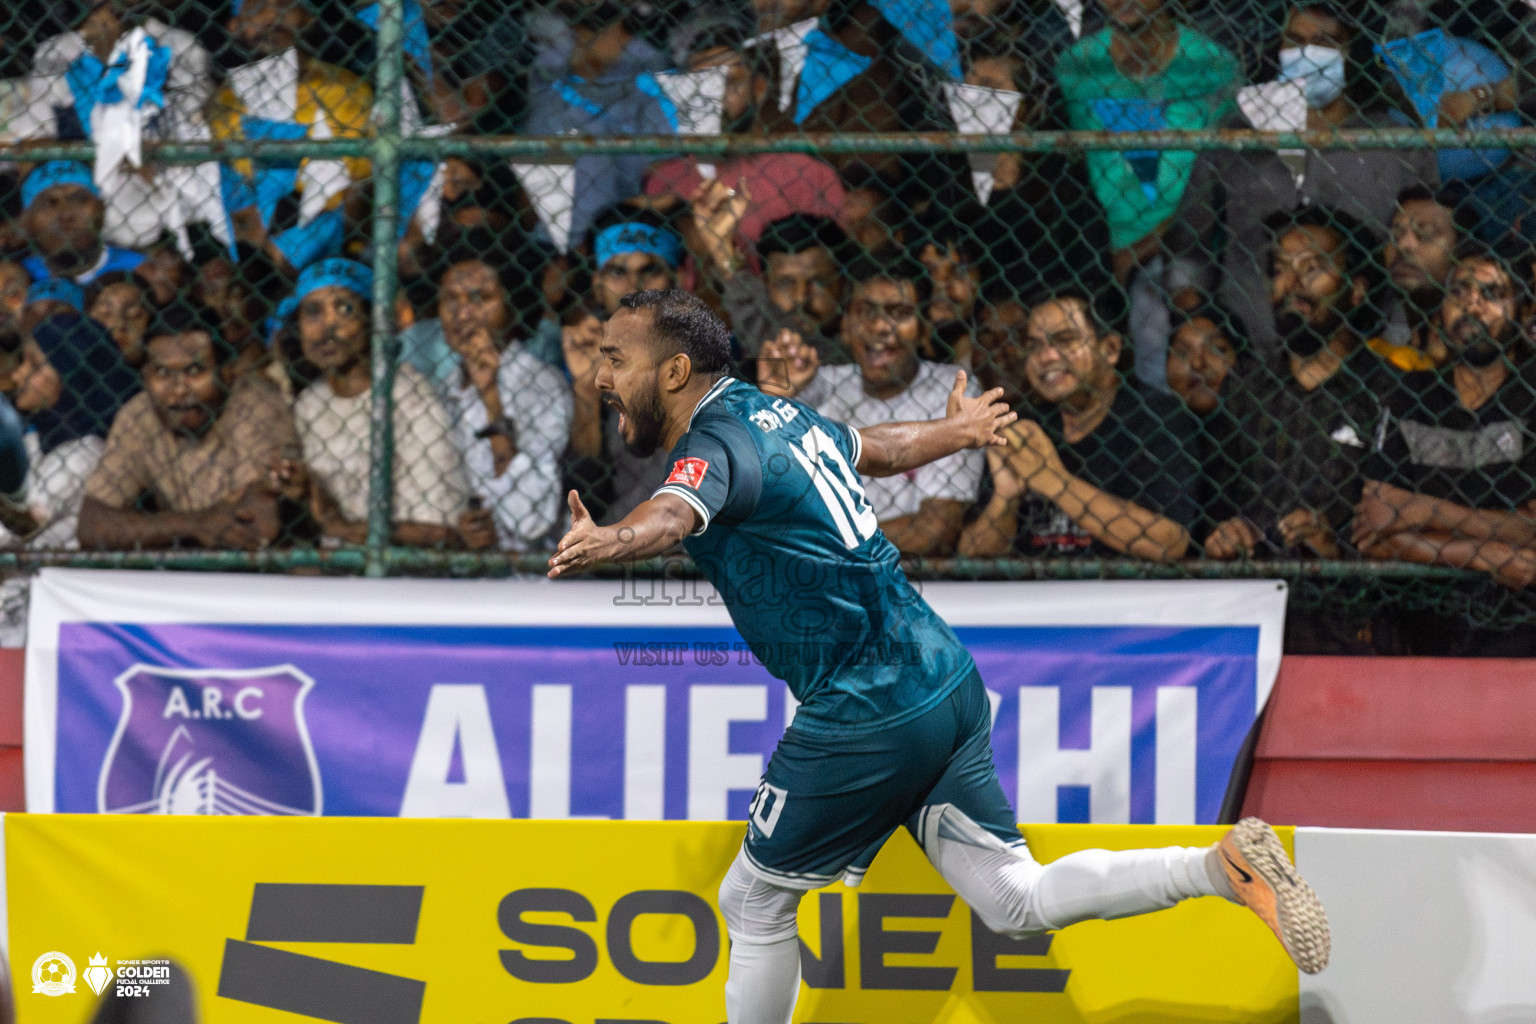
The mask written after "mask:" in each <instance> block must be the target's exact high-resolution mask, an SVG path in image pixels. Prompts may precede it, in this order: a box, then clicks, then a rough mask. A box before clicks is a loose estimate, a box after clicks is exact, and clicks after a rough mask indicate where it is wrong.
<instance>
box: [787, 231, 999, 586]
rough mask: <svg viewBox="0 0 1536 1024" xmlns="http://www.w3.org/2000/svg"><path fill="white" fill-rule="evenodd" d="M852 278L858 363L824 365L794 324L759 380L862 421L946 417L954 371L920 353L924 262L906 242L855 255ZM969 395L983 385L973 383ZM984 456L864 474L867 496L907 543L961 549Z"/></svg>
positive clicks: (848, 325)
mask: <svg viewBox="0 0 1536 1024" xmlns="http://www.w3.org/2000/svg"><path fill="white" fill-rule="evenodd" d="M848 278H849V280H850V281H851V282H852V292H851V293H850V295H849V298H848V310H847V312H846V313H845V314H844V316H843V339H844V341H845V343H846V344H847V345H848V348H849V349H850V350H851V351H852V352H853V358H854V365H852V366H821V365H820V364H819V361H818V360H817V358H816V355H815V350H814V349H813V348H811V347H810V346H809V345H807V344H806V343H805V342H804V341H802V340H801V339H800V337H799V336H798V335H796V334H793V333H792V332H791V333H790V334H789V335H788V336H787V337H786V338H783V339H781V340H779V341H777V342H773V343H770V344H769V345H767V346H764V349H763V356H762V358H760V359H759V360H758V383H759V387H761V388H762V389H763V391H764V392H765V393H767V394H770V395H775V394H777V395H782V396H784V397H786V398H794V399H796V400H797V401H800V402H804V403H805V404H806V405H809V406H810V407H812V408H813V409H815V410H816V411H817V412H819V413H821V414H822V415H823V416H826V417H828V418H829V419H832V420H835V421H837V422H839V423H847V424H849V425H850V426H853V427H870V426H874V425H876V424H878V423H889V422H893V421H907V420H931V419H942V418H943V416H944V415H945V409H946V405H947V403H948V401H949V396H950V392H951V391H953V390H954V387H955V370H954V368H953V367H949V366H943V365H941V364H939V363H935V362H929V361H927V360H925V359H921V358H919V356H918V353H919V351H920V350H921V348H922V347H923V343H924V342H925V341H926V340H927V339H928V333H929V324H928V322H927V320H926V318H925V317H924V315H923V306H924V303H925V301H926V300H927V298H928V294H927V292H928V290H929V285H928V279H927V273H926V272H925V271H924V269H923V265H922V264H921V263H918V262H917V261H916V260H914V259H912V258H911V257H910V256H908V255H907V254H906V253H904V252H902V251H901V250H900V249H885V250H882V251H880V252H876V253H871V254H869V255H865V256H860V257H859V258H857V259H855V260H854V261H853V262H852V263H851V264H850V265H849V267H848ZM966 393H967V394H970V395H978V394H980V393H981V391H980V389H979V388H978V387H977V386H976V384H975V382H974V381H971V382H969V384H968V387H967V391H966ZM982 459H983V456H982V453H981V452H979V451H966V452H958V453H956V454H954V455H950V456H948V457H946V458H942V459H939V460H938V461H937V462H932V463H929V464H928V465H926V466H923V467H921V468H919V469H917V470H915V471H913V472H912V473H907V474H898V475H896V476H890V477H880V478H872V477H871V478H866V479H865V480H864V496H865V497H866V498H867V499H868V500H869V504H870V507H871V508H872V509H873V510H874V513H875V517H876V518H877V519H878V520H879V521H880V528H881V529H882V530H883V531H885V535H886V537H887V538H888V539H889V540H890V542H891V543H892V544H894V545H896V549H897V550H898V551H900V552H901V553H902V554H904V555H921V556H941V555H949V554H953V553H954V550H955V542H956V541H957V540H958V539H959V537H960V529H961V526H962V524H963V521H964V518H965V510H966V508H967V507H969V506H970V504H971V503H972V502H974V501H975V500H976V492H977V488H978V487H979V486H980V484H981V468H982Z"/></svg>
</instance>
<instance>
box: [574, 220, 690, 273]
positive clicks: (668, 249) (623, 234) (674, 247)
mask: <svg viewBox="0 0 1536 1024" xmlns="http://www.w3.org/2000/svg"><path fill="white" fill-rule="evenodd" d="M595 245H596V249H597V265H598V267H600V268H601V267H603V266H605V265H606V264H607V263H608V261H609V260H611V259H613V258H614V257H615V256H622V255H624V254H625V253H627V252H648V253H650V254H651V255H653V256H660V257H661V258H662V259H664V260H666V261H667V266H669V267H671V268H672V269H673V270H676V269H677V268H678V266H679V265H681V264H682V262H683V240H682V239H681V238H679V237H678V236H677V235H676V234H675V233H673V232H671V231H668V230H667V229H666V228H658V227H652V226H651V225H649V224H615V225H613V226H612V227H607V228H604V229H603V230H601V231H599V232H598V233H597V241H596V243H595Z"/></svg>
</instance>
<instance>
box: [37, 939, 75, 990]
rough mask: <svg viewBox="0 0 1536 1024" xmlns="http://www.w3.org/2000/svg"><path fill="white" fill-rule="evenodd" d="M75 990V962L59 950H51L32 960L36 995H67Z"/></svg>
mask: <svg viewBox="0 0 1536 1024" xmlns="http://www.w3.org/2000/svg"><path fill="white" fill-rule="evenodd" d="M74 991H75V962H74V961H73V960H71V959H70V958H69V957H67V956H65V955H64V954H63V953H60V952H59V951H58V950H50V951H49V952H47V953H44V954H43V955H42V956H40V957H38V958H37V959H36V960H34V961H32V992H33V993H34V994H35V995H44V996H65V995H70V994H72V993H73V992H74Z"/></svg>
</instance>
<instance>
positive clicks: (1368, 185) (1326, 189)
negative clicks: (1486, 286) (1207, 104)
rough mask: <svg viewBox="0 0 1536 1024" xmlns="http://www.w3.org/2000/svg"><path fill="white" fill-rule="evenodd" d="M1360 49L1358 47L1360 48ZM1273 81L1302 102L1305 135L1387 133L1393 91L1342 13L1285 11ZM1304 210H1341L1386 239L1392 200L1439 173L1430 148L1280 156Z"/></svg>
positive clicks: (1326, 8)
mask: <svg viewBox="0 0 1536 1024" xmlns="http://www.w3.org/2000/svg"><path fill="white" fill-rule="evenodd" d="M1362 47H1363V49H1362ZM1280 78H1281V79H1282V80H1283V81H1289V82H1294V83H1296V85H1297V86H1299V87H1300V89H1301V91H1302V93H1303V95H1304V96H1305V98H1306V108H1307V109H1306V122H1305V124H1304V125H1303V126H1302V127H1305V128H1306V129H1308V130H1324V129H1329V128H1339V129H1348V128H1387V127H1390V126H1392V125H1394V124H1396V123H1397V121H1396V120H1395V119H1394V118H1393V116H1392V114H1391V111H1392V110H1393V109H1394V105H1393V104H1394V100H1399V101H1400V100H1401V96H1402V94H1401V90H1399V89H1398V88H1397V86H1396V83H1395V82H1394V81H1393V79H1392V76H1391V75H1390V73H1389V72H1388V71H1387V70H1386V69H1385V68H1384V67H1383V66H1382V65H1381V64H1380V63H1379V62H1377V61H1375V60H1373V59H1371V57H1370V54H1369V45H1368V44H1367V43H1364V42H1363V41H1362V39H1361V32H1360V29H1359V27H1358V26H1357V25H1356V24H1355V22H1354V21H1353V19H1351V18H1350V17H1349V16H1348V14H1347V13H1346V12H1345V11H1344V9H1343V8H1341V7H1338V6H1336V5H1334V4H1331V3H1304V4H1297V5H1295V6H1293V7H1291V9H1290V11H1289V13H1288V15H1287V17H1286V22H1285V29H1284V32H1283V33H1282V35H1281V50H1280ZM1284 156H1285V159H1286V160H1287V161H1288V162H1289V165H1290V167H1291V169H1292V172H1293V174H1294V176H1295V180H1296V183H1297V198H1298V199H1299V200H1300V201H1301V202H1302V203H1303V204H1306V205H1309V206H1324V207H1328V208H1329V209H1334V210H1341V211H1343V212H1344V213H1347V214H1349V215H1350V216H1352V217H1355V218H1356V219H1358V220H1359V221H1361V222H1362V223H1363V224H1365V226H1366V227H1368V228H1370V230H1371V231H1372V232H1374V233H1375V234H1376V235H1377V237H1382V238H1384V237H1386V235H1387V233H1388V231H1389V229H1390V225H1391V222H1392V216H1393V214H1394V213H1395V212H1396V208H1397V196H1398V195H1399V194H1400V193H1402V192H1403V191H1404V190H1405V189H1408V188H1414V187H1417V188H1427V189H1430V190H1431V191H1433V190H1434V189H1436V188H1437V187H1438V186H1439V184H1440V172H1439V169H1438V167H1437V166H1436V163H1435V152H1434V150H1432V149H1422V148H1415V149H1355V148H1344V147H1340V148H1334V149H1307V150H1306V151H1305V152H1304V153H1297V154H1284Z"/></svg>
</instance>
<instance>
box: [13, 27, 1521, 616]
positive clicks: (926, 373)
mask: <svg viewBox="0 0 1536 1024" xmlns="http://www.w3.org/2000/svg"><path fill="white" fill-rule="evenodd" d="M404 7H405V50H406V62H405V67H406V76H405V80H404V82H403V83H402V85H401V97H400V98H401V102H402V106H403V114H402V127H403V129H404V131H405V132H406V133H407V134H411V135H436V136H448V135H460V136H464V135H486V134H492V135H505V134H514V133H523V134H530V135H563V134H577V135H599V136H602V135H608V136H613V135H660V136H665V135H668V134H672V133H677V132H702V133H706V134H708V133H715V132H725V133H734V134H745V135H771V134H778V133H786V132H797V131H805V132H832V133H839V134H845V135H847V134H857V133H868V132H916V131H941V132H952V131H956V130H960V131H966V132H975V131H982V130H989V131H1004V130H1009V129H1014V130H1022V129H1029V128H1040V129H1053V128H1065V129H1086V130H1093V131H1103V132H1123V131H1129V130H1161V129H1172V130H1185V129H1211V128H1255V127H1256V128H1261V129H1266V130H1305V129H1328V128H1339V129H1353V128H1388V127H1413V126H1420V127H1425V126H1427V127H1446V126H1467V127H1473V128H1477V127H1507V126H1512V125H1519V124H1525V123H1528V122H1529V119H1530V118H1531V117H1533V116H1536V45H1533V43H1532V40H1533V39H1536V6H1533V5H1531V4H1529V3H1527V2H1524V0H1510V2H1507V3H1506V2H1501V0H1472V2H1459V3H1451V2H1449V0H1393V2H1391V3H1386V4H1370V5H1363V6H1362V5H1352V4H1351V5H1345V4H1341V3H1336V2H1331V0H1325V2H1311V0H1296V2H1291V3H1288V4H1287V3H1276V2H1271V0H1262V2H1261V0H1186V2H1182V3H1181V2H1179V0H1086V2H1084V0H713V2H711V3H708V4H702V3H682V2H680V0H672V2H667V0H654V2H634V3H621V2H617V0H551V2H546V3H530V2H525V0H405V4H404ZM377 19H378V11H377V7H376V5H369V4H367V3H365V2H363V0H357V2H356V3H353V2H351V0H97V2H85V0H79V2H69V0H64V2H48V3H43V2H41V0H20V2H19V3H17V4H13V5H10V10H9V11H8V13H0V74H3V75H4V76H6V77H4V78H3V79H0V143H3V144H6V145H10V146H13V147H15V148H16V149H18V151H19V152H18V153H17V155H18V156H19V157H21V158H22V159H19V160H15V161H12V162H9V163H6V164H3V165H0V390H3V392H4V394H5V395H6V396H7V397H8V398H9V400H10V403H11V405H12V406H13V407H14V409H15V411H16V412H17V413H18V414H19V415H20V416H21V417H22V419H23V420H24V421H25V423H26V424H27V434H26V445H27V450H28V454H29V455H30V459H31V466H32V468H31V472H30V475H29V480H28V484H27V488H26V497H25V499H24V500H23V501H22V504H21V512H22V513H23V514H21V515H19V516H18V515H15V514H10V515H7V516H6V518H5V527H6V530H7V532H6V533H5V535H4V537H5V540H6V541H7V543H9V544H11V545H26V546H29V547H33V548H61V547H74V546H80V547H84V548H90V549H95V548H110V549H120V548H169V547H196V546H201V547H206V548H247V549H252V548H260V547H267V546H281V545H301V544H308V545H314V544H318V545H322V546H327V545H337V544H355V543H360V542H361V541H362V540H363V539H364V538H365V537H366V535H367V518H368V514H367V513H368V509H369V507H370V491H371V487H372V485H373V483H374V472H373V464H374V459H373V454H372V452H371V450H370V437H371V435H372V429H373V424H372V423H371V421H370V408H371V401H370V399H371V394H372V388H373V373H372V366H373V362H374V359H373V351H372V346H373V344H374V340H373V339H374V338H375V334H374V331H373V328H372V325H373V323H374V316H373V310H372V302H373V297H374V289H373V281H372V273H371V270H370V269H369V268H370V266H371V265H372V261H373V249H372V245H373V229H372V206H373V197H372V183H371V179H370V176H369V172H370V168H369V164H368V161H367V160H366V159H365V158H363V157H351V156H349V157H347V158H345V159H320V158H304V159H298V158H294V157H290V156H286V155H282V154H281V153H279V152H277V151H274V153H273V154H272V155H267V156H263V155H262V154H261V152H260V149H259V146H258V149H257V151H256V152H255V154H254V155H252V154H250V153H244V152H243V153H242V155H241V156H240V157H239V158H238V159H232V160H229V161H227V162H207V163H203V164H192V165H183V164H166V165H158V164H155V163H152V162H144V161H141V160H140V159H139V152H138V140H140V139H143V140H150V141H192V142H198V141H220V140H223V141H231V142H248V143H257V144H260V143H281V142H292V141H295V140H300V139H345V138H361V137H365V136H366V135H367V134H368V133H369V132H370V131H371V130H372V127H371V123H372V111H373V106H374V102H375V95H374V91H373V89H372V87H371V86H370V84H369V81H370V77H371V68H372V65H373V62H374V61H375V59H376V52H375V43H374V35H373V33H374V30H375V28H376V23H377ZM979 124H982V125H983V127H978V125H979ZM82 139H89V140H92V141H94V142H95V143H96V146H97V152H98V158H97V161H96V165H95V166H94V167H92V166H88V165H86V164H84V163H76V162H71V161H58V160H42V161H38V162H32V163H29V162H25V159H24V158H25V156H26V150H27V149H28V148H29V147H32V146H36V145H42V144H47V143H49V142H51V141H71V140H82ZM125 139H126V140H128V141H126V142H125V141H124V140H125ZM1533 202H1536V161H1533V159H1532V155H1531V154H1527V153H1525V152H1522V151H1504V150H1492V149H1462V150H1439V151H1436V150H1432V149H1426V148H1409V149H1403V148H1380V149H1360V148H1352V147H1348V146H1344V145H1338V146H1333V147H1324V148H1316V149H1307V150H1294V151H1293V150H1280V151H1267V150H1252V149H1245V150H1232V149H1228V150H1219V149H1218V150H1198V149H1191V150H1166V151H1160V150H1126V151H1121V150H1106V149H1094V150H1091V151H1088V152H1087V153H1076V154H1074V153H1069V152H1065V151H1062V152H1028V151H1017V152H1005V153H1001V154H998V155H995V156H979V155H978V156H970V157H967V156H963V155H957V154H932V153H928V154H920V155H913V154H903V153H900V152H892V151H889V149H888V147H871V148H870V150H869V152H867V153H864V154H862V155H851V154H847V153H836V154H834V153H829V154H826V155H825V156H824V157H818V156H812V155H808V154H805V153H799V152H794V153H791V152H785V153H768V154H756V155H746V156H732V157H729V158H721V159H714V160H711V159H708V158H702V157H693V156H686V157H677V156H667V155H665V154H661V155H652V154H650V153H648V152H646V151H642V150H635V151H632V152H625V153H623V154H618V155H582V156H579V157H578V158H576V159H575V160H574V162H573V163H566V164H559V163H537V162H535V163H518V162H508V161H504V160H499V159H492V158H489V157H485V158H471V157H459V156H453V157H447V158H444V159H442V160H439V161H436V162H433V161H421V160H407V161H406V162H405V165H404V167H403V169H402V175H401V189H400V214H401V216H400V222H399V230H398V232H397V238H398V246H397V247H398V252H397V254H396V255H397V257H398V263H399V267H400V274H401V282H400V283H401V288H400V294H399V300H398V302H397V304H396V308H395V309H393V310H390V311H388V314H389V315H388V316H387V317H385V318H384V319H388V320H391V321H392V322H393V323H394V325H395V326H396V328H397V329H398V335H392V344H393V345H395V346H397V348H398V351H396V352H392V353H391V356H392V357H393V358H394V365H395V369H394V391H393V395H394V417H393V423H392V427H393V437H394V456H393V458H394V461H393V466H392V474H391V479H392V481H393V493H392V495H391V516H392V522H393V541H394V542H395V543H397V544H400V545H409V546H421V547H428V548H435V549H468V550H488V549H494V550H501V551H508V552H538V551H541V550H545V549H547V548H548V546H549V545H550V544H551V543H552V542H553V539H554V538H556V537H558V535H559V533H560V528H561V525H562V517H563V516H564V515H565V512H564V509H565V504H564V502H563V500H562V497H561V496H562V494H563V493H564V492H565V491H566V490H567V489H569V488H575V489H576V490H578V491H579V492H580V493H581V495H582V497H583V500H584V501H585V502H586V504H587V507H588V508H590V509H592V510H593V511H594V514H595V515H597V516H598V518H599V519H600V520H601V521H614V520H616V519H618V518H620V517H622V516H623V515H625V514H626V513H627V512H628V511H629V510H630V509H632V508H634V507H635V505H636V504H638V503H639V502H640V501H643V500H644V499H645V498H647V497H649V496H650V494H651V493H652V492H653V491H654V490H655V488H656V487H657V486H658V485H659V484H660V483H661V481H662V479H663V477H664V476H665V473H666V468H667V467H666V466H665V453H664V452H639V451H635V450H633V449H632V448H631V447H630V446H629V445H627V444H626V443H625V441H624V433H625V432H624V430H623V429H622V424H621V423H620V416H619V415H618V413H617V412H616V411H615V410H614V409H613V408H612V407H610V406H607V405H605V404H604V402H603V396H602V393H601V390H600V388H599V387H598V385H597V375H598V369H599V366H600V364H601V362H602V360H603V358H604V356H603V355H602V353H601V352H600V343H601V338H602V331H603V324H604V322H605V321H606V320H607V318H608V317H609V316H610V315H611V314H612V313H613V312H614V311H615V310H616V309H617V308H618V307H619V301H620V299H621V298H622V297H623V296H624V295H625V294H626V293H628V292H631V291H636V290H642V289H650V288H675V287H680V288H685V289H688V290H690V291H693V292H695V293H697V294H699V295H700V296H701V297H703V298H704V299H705V300H706V301H708V302H709V303H710V304H711V305H712V306H713V307H714V308H716V309H717V310H718V311H719V312H720V313H721V315H722V316H723V317H725V319H726V320H727V321H728V322H729V324H730V325H731V327H732V330H733V333H734V344H735V346H736V352H735V354H736V357H737V367H736V370H735V373H736V375H737V376H738V377H741V378H743V379H746V380H749V381H752V382H754V383H757V384H758V385H759V386H761V387H762V388H763V389H764V390H765V391H768V392H770V393H774V394H777V395H780V396H782V397H784V398H786V399H791V398H792V399H794V400H797V401H800V402H805V403H807V404H810V405H813V406H814V407H816V408H817V409H818V410H820V411H821V412H823V413H824V414H826V415H829V416H832V417H834V418H836V419H839V420H845V421H847V422H850V423H852V424H854V425H856V426H859V425H866V424H873V423H877V422H882V421H885V420H890V419H926V418H932V417H936V416H942V415H943V414H944V410H945V406H946V402H947V399H948V396H949V394H950V392H951V389H952V388H953V387H954V383H955V377H956V371H957V370H959V369H965V370H966V371H967V372H968V374H969V383H968V387H969V389H970V390H971V392H972V393H975V392H976V391H977V390H978V389H980V388H993V387H1001V388H1002V389H1003V390H1004V393H1005V395H1006V398H1007V400H1008V401H1009V402H1010V403H1011V404H1013V405H1015V407H1017V408H1018V409H1019V411H1020V413H1021V418H1020V420H1019V422H1018V423H1017V424H1016V425H1015V426H1014V427H1013V428H1011V434H1010V445H1009V447H1008V448H1006V449H1002V448H999V449H994V450H991V451H988V452H986V453H981V452H972V453H962V454H959V455H955V456H952V457H950V458H948V459H945V460H941V461H940V462H938V463H935V464H934V465H932V466H928V467H924V468H923V469H921V470H918V471H916V472H914V473H910V474H906V475H904V476H899V477H894V478H890V479H887V480H878V481H875V480H871V481H867V482H866V493H867V495H868V497H869V500H870V504H871V507H872V508H873V509H874V511H875V514H876V516H877V517H878V519H879V521H880V523H881V525H882V527H883V528H884V530H885V532H886V534H887V535H888V536H889V537H890V538H891V539H892V540H893V542H895V544H896V546H897V547H898V548H899V549H900V550H901V551H902V552H903V553H904V554H906V555H910V556H926V557H944V556H955V555H958V556H966V557H1011V556H1016V557H1033V558H1079V557H1087V558H1130V559H1141V560H1146V561H1150V562H1159V563H1171V562H1177V561H1179V560H1182V559H1189V558H1204V559H1210V560H1236V559H1244V558H1279V559H1303V560H1305V559H1378V560H1406V561H1411V562H1417V563H1423V564H1427V565H1440V566H1451V567H1456V568H1461V569H1467V570H1473V571H1475V572H1480V573H1483V574H1485V576H1486V577H1487V578H1488V581H1489V582H1488V583H1487V584H1485V586H1487V587H1502V588H1504V589H1505V591H1509V592H1521V591H1524V590H1526V588H1527V587H1529V585H1530V584H1531V583H1532V582H1533V580H1536V421H1533V419H1532V417H1533V415H1536V360H1533V359H1532V356H1533V354H1536V353H1533V339H1536V330H1533V318H1536V308H1533V304H1532V301H1531V297H1532V296H1531V293H1532V287H1533V285H1536V280H1533V273H1532V271H1533V267H1536V259H1533V252H1536V249H1533V243H1536V217H1532V216H1528V215H1527V210H1528V209H1529V207H1530V206H1531V204H1532V203H1533ZM646 412H647V410H643V409H634V410H629V415H632V416H643V415H645V414H646ZM13 511H14V510H13ZM1469 586H1470V584H1469ZM1316 625H1317V629H1318V630H1320V631H1322V632H1330V631H1331V633H1332V634H1337V635H1340V636H1343V635H1345V634H1350V633H1351V632H1352V633H1353V634H1354V635H1355V636H1357V637H1358V636H1359V635H1360V634H1361V632H1362V630H1366V629H1368V625H1361V624H1360V623H1351V622H1334V623H1318V624H1316ZM1346 639H1347V638H1346Z"/></svg>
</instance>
